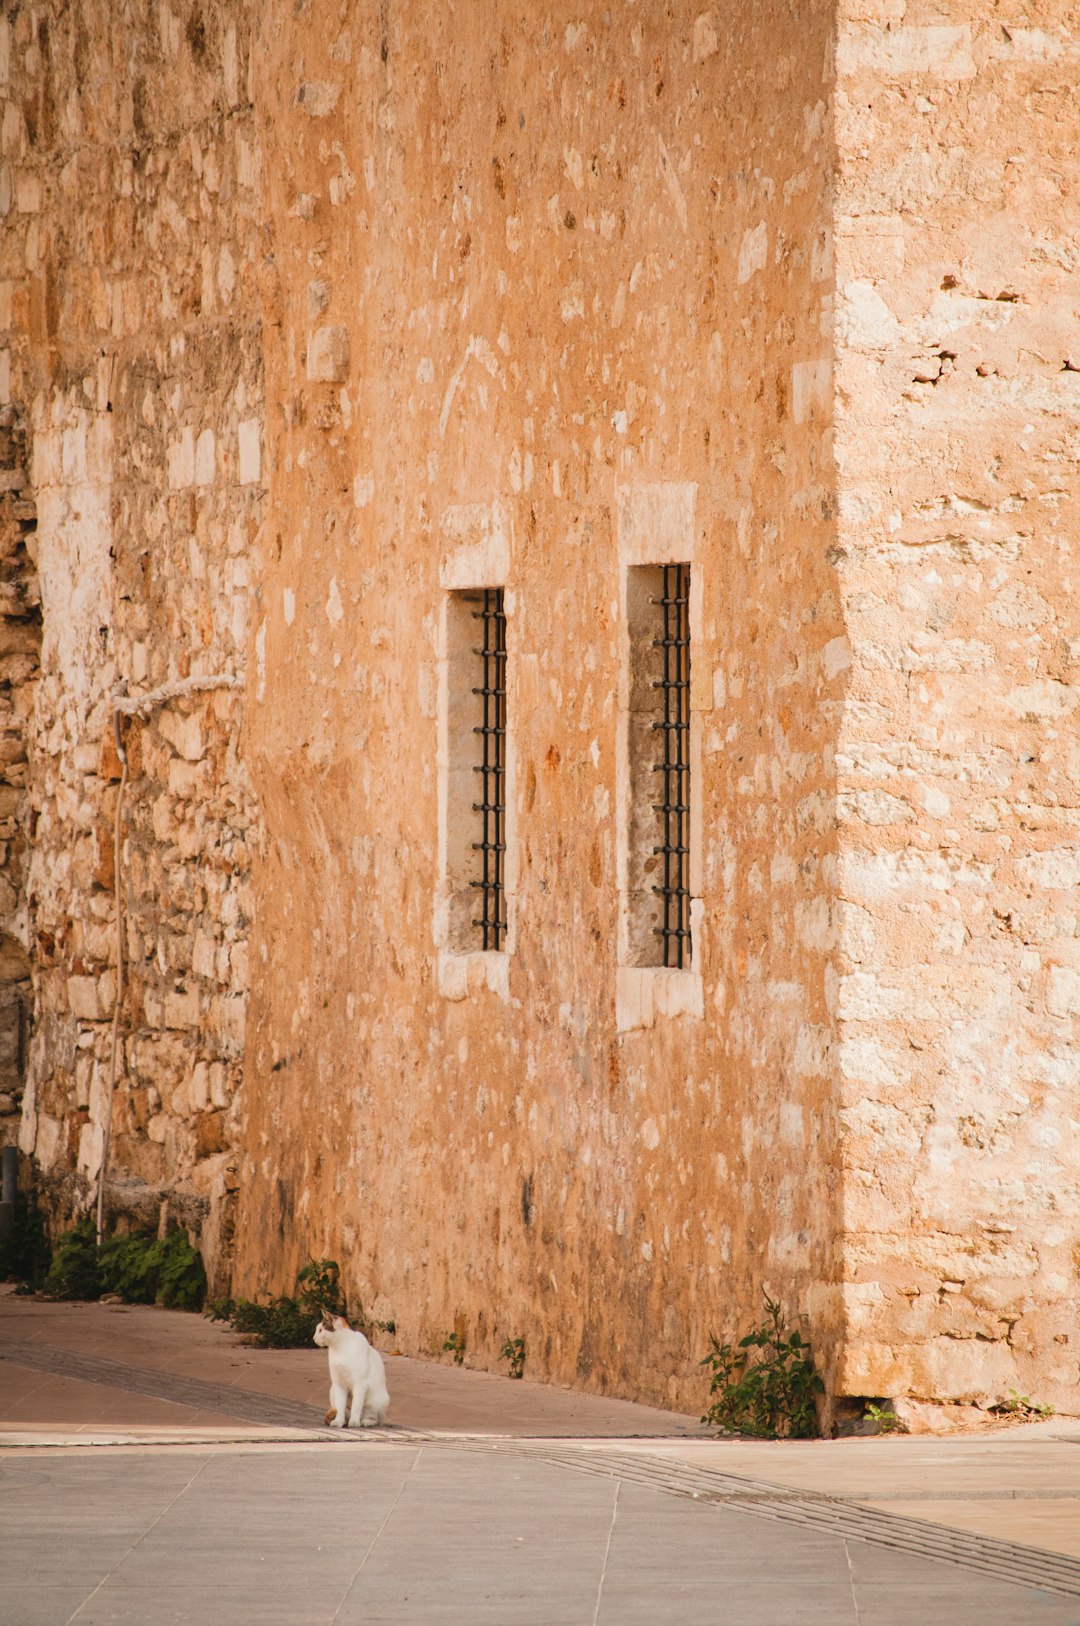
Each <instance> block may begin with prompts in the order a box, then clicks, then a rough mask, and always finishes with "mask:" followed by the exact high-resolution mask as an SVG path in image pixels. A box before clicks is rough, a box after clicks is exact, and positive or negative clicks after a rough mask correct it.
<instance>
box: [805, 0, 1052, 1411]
mask: <svg viewBox="0 0 1080 1626" xmlns="http://www.w3.org/2000/svg"><path fill="white" fill-rule="evenodd" d="M841 14H842V26H841V29H840V33H839V39H838V47H837V54H838V92H837V119H838V148H839V153H840V160H841V161H840V169H839V186H838V195H837V231H836V243H837V249H836V252H837V279H838V284H839V295H840V300H839V312H838V363H837V365H838V372H837V457H838V464H839V470H840V501H841V510H840V549H841V557H840V562H839V567H838V568H839V574H840V579H841V581H842V584H843V593H844V604H845V615H846V619H847V622H848V627H849V630H850V637H851V644H852V668H851V674H850V682H851V688H850V698H849V701H848V704H847V705H846V707H845V711H844V722H843V731H842V739H841V744H840V751H839V757H838V762H839V767H840V774H841V780H840V816H841V834H840V849H841V850H840V877H841V883H840V888H841V898H842V903H841V907H840V913H839V922H838V924H839V939H838V963H837V970H838V981H837V985H836V1010H837V1014H838V1017H839V1021H840V1046H839V1052H838V1064H839V1080H838V1084H839V1089H840V1092H841V1099H842V1118H843V1122H844V1203H843V1211H842V1214H843V1218H842V1224H843V1230H844V1256H845V1274H846V1286H845V1288H844V1306H845V1322H846V1332H845V1338H844V1355H843V1362H842V1367H841V1374H840V1383H841V1386H842V1387H843V1388H844V1389H845V1390H846V1392H847V1393H850V1394H875V1395H878V1394H887V1395H892V1394H897V1393H911V1394H915V1395H921V1396H927V1397H934V1398H938V1399H955V1400H979V1401H985V1400H987V1399H988V1398H989V1399H996V1398H1000V1397H1002V1396H1003V1395H1005V1394H1007V1392H1008V1389H1009V1388H1010V1387H1014V1388H1016V1389H1018V1390H1019V1391H1020V1392H1022V1393H1025V1394H1030V1395H1032V1396H1034V1397H1036V1398H1038V1399H1039V1400H1042V1401H1049V1402H1051V1403H1053V1404H1056V1405H1057V1406H1059V1407H1064V1408H1065V1409H1069V1410H1071V1409H1075V1404H1076V1384H1077V1379H1078V1376H1080V1365H1078V1362H1080V1334H1078V1331H1077V1314H1076V1307H1077V1303H1078V1299H1080V1280H1078V1271H1080V1253H1078V1251H1077V1238H1078V1234H1080V1141H1078V1127H1077V1126H1078V1124H1080V1048H1078V1046H1077V1037H1078V1033H1077V1018H1078V1016H1080V935H1078V934H1080V911H1078V908H1077V899H1078V896H1080V894H1078V892H1077V887H1078V883H1080V851H1078V846H1077V830H1078V825H1080V750H1078V746H1077V727H1076V720H1077V707H1078V705H1080V619H1078V610H1077V604H1078V600H1077V594H1076V583H1075V575H1076V537H1077V534H1078V515H1077V504H1078V498H1080V467H1078V463H1080V440H1078V438H1077V410H1078V406H1080V372H1078V371H1077V368H1080V354H1078V351H1077V327H1076V316H1077V312H1076V276H1077V269H1078V267H1080V236H1078V233H1077V223H1076V188H1077V153H1076V142H1075V131H1076V112H1075V96H1076V78H1077V72H1078V70H1080V42H1078V40H1077V38H1076V12H1075V7H1072V6H1069V5H1065V4H1057V3H1054V0H1049V3H1046V4H1040V5H1039V6H1037V7H1028V8H1024V7H1020V8H1019V9H1015V10H1012V11H1009V12H1007V13H999V12H998V11H996V10H995V9H994V8H991V7H989V6H984V7H977V8H975V16H973V15H972V8H971V7H970V6H961V5H941V4H938V3H935V4H934V5H933V6H932V7H931V6H928V5H925V4H922V3H916V0H909V3H907V4H905V3H904V0H845V4H844V5H843V7H842V13H841Z"/></svg>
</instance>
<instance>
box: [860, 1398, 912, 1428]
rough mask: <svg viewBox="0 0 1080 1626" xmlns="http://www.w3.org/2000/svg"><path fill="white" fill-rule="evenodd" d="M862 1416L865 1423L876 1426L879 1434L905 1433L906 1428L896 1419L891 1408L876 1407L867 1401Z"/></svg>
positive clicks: (885, 1406)
mask: <svg viewBox="0 0 1080 1626" xmlns="http://www.w3.org/2000/svg"><path fill="white" fill-rule="evenodd" d="M863 1416H864V1418H865V1420H866V1421H867V1422H870V1423H876V1424H877V1431H878V1433H879V1434H906V1433H907V1428H906V1427H905V1425H904V1424H903V1423H902V1422H901V1421H900V1419H899V1417H897V1415H896V1413H895V1412H894V1411H893V1409H892V1407H891V1406H888V1405H883V1406H878V1405H876V1404H875V1402H874V1401H873V1400H868V1401H867V1402H866V1410H865V1411H864V1413H863Z"/></svg>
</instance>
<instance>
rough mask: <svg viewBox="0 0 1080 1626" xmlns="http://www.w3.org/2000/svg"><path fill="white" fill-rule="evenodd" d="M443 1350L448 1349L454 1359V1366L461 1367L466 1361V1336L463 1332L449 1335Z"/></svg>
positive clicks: (444, 1341)
mask: <svg viewBox="0 0 1080 1626" xmlns="http://www.w3.org/2000/svg"><path fill="white" fill-rule="evenodd" d="M443 1349H448V1350H449V1351H450V1353H451V1354H452V1355H453V1357H454V1365H455V1366H460V1365H461V1363H462V1362H463V1361H464V1359H465V1334H464V1333H463V1332H451V1333H448V1334H447V1336H446V1338H445V1339H444V1340H443Z"/></svg>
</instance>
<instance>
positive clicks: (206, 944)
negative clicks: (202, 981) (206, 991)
mask: <svg viewBox="0 0 1080 1626" xmlns="http://www.w3.org/2000/svg"><path fill="white" fill-rule="evenodd" d="M216 954H217V939H216V938H215V937H213V936H212V935H211V933H210V932H206V931H197V932H196V933H195V946H194V948H193V950H192V954H191V969H192V970H193V971H194V973H195V975H196V976H197V977H208V978H211V977H214V976H215V975H216V969H217V968H216V964H215V959H216Z"/></svg>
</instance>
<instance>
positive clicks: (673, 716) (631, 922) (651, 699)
mask: <svg viewBox="0 0 1080 1626" xmlns="http://www.w3.org/2000/svg"><path fill="white" fill-rule="evenodd" d="M626 605H627V621H628V632H629V646H630V691H629V709H628V725H629V726H628V734H627V739H628V747H629V769H630V823H629V851H628V855H627V856H628V864H627V902H628V911H627V929H628V930H627V949H628V963H629V964H630V965H637V966H663V967H669V968H673V969H688V968H689V966H690V963H691V948H692V944H691V937H690V795H691V789H690V566H689V565H688V564H666V565H638V566H633V567H631V569H630V570H629V572H628V575H627V598H626Z"/></svg>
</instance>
